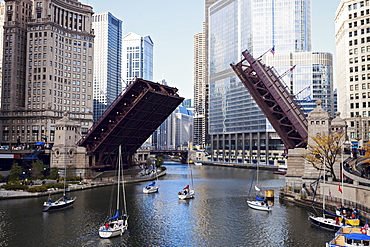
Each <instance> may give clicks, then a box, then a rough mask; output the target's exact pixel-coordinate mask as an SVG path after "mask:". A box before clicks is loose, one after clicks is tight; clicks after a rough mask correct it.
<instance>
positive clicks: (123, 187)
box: [120, 146, 127, 214]
mask: <svg viewBox="0 0 370 247" xmlns="http://www.w3.org/2000/svg"><path fill="white" fill-rule="evenodd" d="M120 147H121V146H120ZM120 151H121V150H120ZM120 158H121V156H120ZM121 173H122V192H123V207H124V213H125V214H127V208H126V191H125V180H124V177H123V169H122V172H121Z"/></svg>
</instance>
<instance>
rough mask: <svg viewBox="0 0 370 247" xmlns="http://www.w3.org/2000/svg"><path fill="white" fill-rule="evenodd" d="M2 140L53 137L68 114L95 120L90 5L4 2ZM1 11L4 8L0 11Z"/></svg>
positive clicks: (87, 122) (83, 121) (83, 125)
mask: <svg viewBox="0 0 370 247" xmlns="http://www.w3.org/2000/svg"><path fill="white" fill-rule="evenodd" d="M2 8H4V9H5V10H6V11H5V12H4V14H5V15H6V16H5V22H4V27H3V31H4V37H3V63H2V70H3V78H2V89H3V90H2V95H1V114H0V116H1V117H0V126H1V132H0V139H1V143H2V144H3V145H13V144H15V143H16V142H17V139H18V138H19V139H20V142H21V143H34V142H36V141H40V140H42V141H46V142H54V141H55V126H54V124H55V121H56V120H58V119H60V118H62V117H63V115H64V114H66V116H68V117H69V118H70V119H72V120H73V121H75V122H76V124H78V125H79V126H78V127H79V128H80V130H81V133H76V135H79V134H83V133H84V132H87V130H88V128H89V127H90V126H91V124H92V107H93V105H92V95H93V94H92V93H93V74H92V73H93V71H92V68H93V56H94V51H93V48H94V47H93V46H94V35H93V31H92V14H93V11H92V8H91V7H90V6H87V5H84V4H81V3H80V2H78V1H50V0H38V1H31V0H20V1H4V2H3V3H2ZM2 13H3V12H2Z"/></svg>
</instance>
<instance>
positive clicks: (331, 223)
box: [308, 158, 360, 231]
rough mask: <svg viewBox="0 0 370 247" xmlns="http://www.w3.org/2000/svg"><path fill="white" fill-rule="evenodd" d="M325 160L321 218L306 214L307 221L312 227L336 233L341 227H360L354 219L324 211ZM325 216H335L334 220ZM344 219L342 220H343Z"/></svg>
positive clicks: (310, 213) (309, 213) (338, 213)
mask: <svg viewBox="0 0 370 247" xmlns="http://www.w3.org/2000/svg"><path fill="white" fill-rule="evenodd" d="M325 180H326V159H325V158H324V182H323V193H322V194H323V202H322V211H323V213H322V216H317V215H315V214H314V213H312V212H308V219H309V220H310V222H311V223H312V224H313V225H316V226H319V227H321V228H324V229H327V230H333V231H338V230H339V229H340V228H341V227H342V226H343V225H354V226H358V225H360V220H359V219H358V218H355V219H347V218H345V217H344V216H342V215H341V213H340V212H337V214H331V213H329V212H328V211H326V210H325V194H326V192H325V187H326V183H325ZM326 215H331V216H333V217H334V216H335V218H330V217H326ZM343 219H344V220H343Z"/></svg>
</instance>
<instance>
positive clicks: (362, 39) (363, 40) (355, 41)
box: [348, 37, 370, 46]
mask: <svg viewBox="0 0 370 247" xmlns="http://www.w3.org/2000/svg"><path fill="white" fill-rule="evenodd" d="M360 42H361V44H364V43H365V42H367V43H368V42H370V37H366V39H365V37H364V38H361V39H359V41H358V42H357V39H354V40H350V41H349V42H348V44H349V46H352V45H358V44H360Z"/></svg>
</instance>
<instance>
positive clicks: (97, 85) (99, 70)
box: [92, 12, 123, 120]
mask: <svg viewBox="0 0 370 247" xmlns="http://www.w3.org/2000/svg"><path fill="white" fill-rule="evenodd" d="M92 28H93V30H94V34H95V40H94V58H95V59H94V94H93V99H94V111H93V112H94V120H97V119H98V118H99V117H100V116H101V115H102V114H103V112H104V111H105V110H106V109H107V107H108V106H109V105H110V104H111V103H112V102H113V101H114V100H115V99H116V97H117V96H118V95H119V94H120V93H121V92H122V89H123V85H122V83H123V82H122V77H121V74H122V21H121V20H119V19H118V18H116V17H114V16H113V15H112V14H111V13H110V12H104V13H99V14H94V15H93V20H92Z"/></svg>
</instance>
